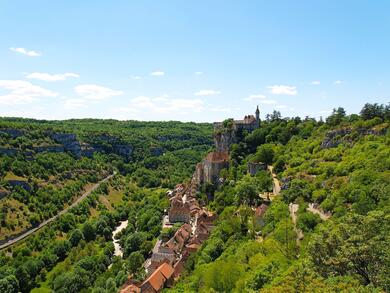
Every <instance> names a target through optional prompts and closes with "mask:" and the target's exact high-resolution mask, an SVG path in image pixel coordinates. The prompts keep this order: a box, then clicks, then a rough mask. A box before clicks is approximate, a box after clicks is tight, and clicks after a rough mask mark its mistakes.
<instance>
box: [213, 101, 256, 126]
mask: <svg viewBox="0 0 390 293" xmlns="http://www.w3.org/2000/svg"><path fill="white" fill-rule="evenodd" d="M223 127H224V125H223V122H214V129H215V130H217V129H220V128H223ZM232 127H233V130H236V131H237V130H247V131H253V130H255V129H257V128H259V127H260V110H259V106H257V108H256V111H255V115H246V116H245V117H244V119H242V120H233V125H232Z"/></svg>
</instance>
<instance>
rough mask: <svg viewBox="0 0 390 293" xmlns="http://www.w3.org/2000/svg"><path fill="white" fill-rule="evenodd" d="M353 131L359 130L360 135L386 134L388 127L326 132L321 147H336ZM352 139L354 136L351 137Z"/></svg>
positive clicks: (343, 129)
mask: <svg viewBox="0 0 390 293" xmlns="http://www.w3.org/2000/svg"><path fill="white" fill-rule="evenodd" d="M353 131H357V133H358V134H360V135H385V134H386V131H387V128H382V129H356V130H353V129H352V128H342V129H336V130H331V131H328V132H327V133H326V134H325V138H324V140H323V141H322V143H321V148H324V149H326V148H334V147H337V146H338V145H339V144H341V143H342V142H343V141H345V139H344V137H345V136H347V135H349V134H351V133H352V132H353ZM350 140H352V138H351V139H350Z"/></svg>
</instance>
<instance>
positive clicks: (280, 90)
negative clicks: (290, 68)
mask: <svg viewBox="0 0 390 293" xmlns="http://www.w3.org/2000/svg"><path fill="white" fill-rule="evenodd" d="M268 88H269V89H270V92H271V93H272V94H274V95H287V96H295V95H296V94H297V93H298V91H297V87H296V86H288V85H273V86H269V87H268Z"/></svg>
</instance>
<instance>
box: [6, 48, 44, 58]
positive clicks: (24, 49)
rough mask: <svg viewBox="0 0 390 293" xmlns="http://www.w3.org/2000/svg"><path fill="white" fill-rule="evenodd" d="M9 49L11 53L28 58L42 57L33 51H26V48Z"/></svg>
mask: <svg viewBox="0 0 390 293" xmlns="http://www.w3.org/2000/svg"><path fill="white" fill-rule="evenodd" d="M9 49H10V50H11V51H13V52H16V53H20V54H23V55H26V56H29V57H39V56H41V55H42V53H39V52H37V51H33V50H28V49H26V48H14V47H11V48H9Z"/></svg>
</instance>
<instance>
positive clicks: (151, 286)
mask: <svg viewBox="0 0 390 293" xmlns="http://www.w3.org/2000/svg"><path fill="white" fill-rule="evenodd" d="M174 272H175V270H174V268H173V267H172V266H171V265H169V264H167V263H163V264H162V265H161V266H159V267H158V268H157V270H155V271H154V272H153V273H152V274H151V275H150V276H149V277H148V278H147V279H146V280H145V281H144V282H143V283H142V284H141V286H140V289H141V292H142V293H144V292H145V293H156V292H161V291H162V289H164V287H171V286H172V284H173V274H174Z"/></svg>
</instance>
